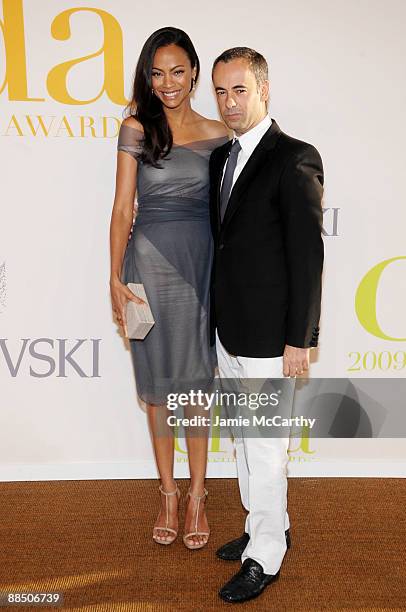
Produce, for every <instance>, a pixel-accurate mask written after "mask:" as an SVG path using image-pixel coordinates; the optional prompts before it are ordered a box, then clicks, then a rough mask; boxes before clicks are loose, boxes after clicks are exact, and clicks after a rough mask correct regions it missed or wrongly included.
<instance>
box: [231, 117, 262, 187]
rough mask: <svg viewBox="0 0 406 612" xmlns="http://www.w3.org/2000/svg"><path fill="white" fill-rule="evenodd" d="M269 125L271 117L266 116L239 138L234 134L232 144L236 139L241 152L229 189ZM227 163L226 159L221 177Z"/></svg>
mask: <svg viewBox="0 0 406 612" xmlns="http://www.w3.org/2000/svg"><path fill="white" fill-rule="evenodd" d="M271 124H272V119H271V117H270V116H269V115H266V116H265V117H264V118H263V119H262V120H261V121H260V122H259V123H258V124H257V125H256V126H255V127H253V128H251V129H250V130H248V132H245V134H241V136H237V135H236V133H235V132H234V138H233V142H234V141H235V140H236V139H237V138H238V140H239V142H240V145H241V151H240V152H239V153H238V157H237V165H236V167H235V170H234V174H233V184H232V187H231V189H232V188H233V187H234V184H235V182H236V180H237V178H238V177H239V175H240V174H241V172H242V169H243V168H244V166H245V164H246V163H247V161H248V160H249V158H250V156H251V153H252V152H253V150H254V149H255V147H256V146H257V144H258V143H259V141H260V140H261V138H262V136H263V135H264V134H265V132H266V131H267V130H268V129H269V128H270V126H271ZM227 163H228V159H227V162H226V163H225V164H224V169H223V177H224V172H225V171H226V167H227Z"/></svg>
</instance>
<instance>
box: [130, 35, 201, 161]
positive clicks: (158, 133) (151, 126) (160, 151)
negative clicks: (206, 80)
mask: <svg viewBox="0 0 406 612" xmlns="http://www.w3.org/2000/svg"><path fill="white" fill-rule="evenodd" d="M168 45H177V46H178V47H181V48H182V49H183V50H184V51H185V52H186V53H187V56H188V57H189V60H190V63H191V66H192V69H193V68H196V78H195V82H196V81H197V79H198V76H199V72H200V62H199V58H198V57H197V53H196V50H195V48H194V46H193V43H192V41H191V40H190V38H189V36H188V35H187V34H186V32H184V31H183V30H179V29H178V28H173V27H166V28H160V29H159V30H157V31H156V32H154V33H153V34H151V36H150V37H149V38H148V39H147V40H146V42H145V43H144V46H143V48H142V50H141V54H140V56H139V58H138V62H137V67H136V70H135V77H134V84H133V93H132V98H131V100H130V102H129V104H128V105H127V106H126V109H130V115H131V116H133V117H134V118H135V119H137V120H138V121H139V122H140V123H141V125H142V127H143V128H144V142H143V151H142V153H141V154H140V155H139V160H140V161H142V162H145V163H147V164H151V165H152V166H154V167H155V168H160V167H161V166H160V165H159V164H158V159H161V158H163V157H165V156H166V155H168V153H169V152H170V150H171V148H172V145H173V137H172V132H171V129H170V127H169V124H168V121H167V119H166V116H165V113H164V110H163V106H162V102H161V101H160V100H159V99H158V98H157V96H155V95H154V94H153V93H152V66H153V61H154V57H155V53H156V51H157V49H159V48H160V47H167V46H168ZM192 87H193V81H192V83H191V87H190V89H192Z"/></svg>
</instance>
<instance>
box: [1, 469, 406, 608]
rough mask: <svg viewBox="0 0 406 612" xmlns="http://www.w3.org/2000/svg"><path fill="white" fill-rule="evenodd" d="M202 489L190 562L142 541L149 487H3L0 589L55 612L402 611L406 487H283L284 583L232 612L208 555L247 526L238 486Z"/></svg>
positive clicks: (146, 533)
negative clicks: (56, 606) (204, 528)
mask: <svg viewBox="0 0 406 612" xmlns="http://www.w3.org/2000/svg"><path fill="white" fill-rule="evenodd" d="M180 486H181V490H182V494H183V495H182V500H181V501H182V505H183V503H184V499H185V498H184V494H185V492H186V490H187V482H186V481H180ZM207 487H208V489H209V499H208V503H207V513H208V518H209V522H210V526H211V529H212V535H211V538H210V541H209V544H208V545H207V546H206V547H205V548H203V549H202V550H197V551H189V550H187V549H186V548H185V547H184V546H183V543H182V538H181V537H178V539H177V541H176V542H175V543H174V544H172V545H171V546H160V545H158V544H155V543H154V542H152V540H151V530H152V526H153V522H154V521H155V518H156V515H157V512H158V503H159V497H158V493H157V483H156V481H151V480H110V481H109V480H93V481H51V482H12V483H0V492H1V504H0V540H1V544H0V590H1V591H6V590H10V591H37V592H44V591H45V592H52V591H61V592H63V594H64V605H63V610H77V611H89V612H90V611H95V612H98V611H111V612H121V611H125V612H127V611H134V612H135V611H136V612H146V611H148V612H152V611H153V612H169V611H177V610H179V611H182V612H183V611H185V612H199V611H213V612H214V611H220V610H223V609H224V610H226V609H229V610H230V609H231V608H232V609H246V610H264V611H265V610H266V611H268V610H275V611H277V612H284V611H288V612H304V611H312V612H316V611H318V610H341V611H343V612H344V611H357V612H361V611H368V612H379V611H383V610H385V611H389V610H399V611H400V610H406V526H405V525H406V521H405V508H406V495H405V492H406V481H405V480H402V479H377V478H373V479H371V478H365V479H355V478H318V479H309V478H291V479H290V480H289V513H290V518H291V523H292V527H291V535H292V548H291V549H290V550H289V551H288V552H287V554H286V557H285V559H284V562H283V565H282V570H281V577H280V579H279V580H278V581H277V582H276V583H275V584H273V585H270V586H269V587H268V588H267V589H266V591H265V593H263V594H262V596H261V597H259V598H258V599H256V600H253V601H252V602H250V603H246V604H244V605H236V606H234V607H233V605H232V604H226V603H223V602H222V601H221V600H220V599H219V598H218V596H217V591H218V588H219V587H220V586H221V585H222V583H223V582H225V581H226V580H227V579H228V577H230V576H231V575H232V574H233V573H234V572H235V571H237V569H238V568H239V562H231V563H230V562H229V563H227V562H225V561H220V560H218V559H217V558H216V557H215V555H214V551H215V549H216V548H217V547H218V546H219V545H220V544H222V543H223V542H225V541H227V540H228V539H230V538H232V537H235V536H237V535H240V533H241V532H242V527H243V521H244V516H245V515H244V512H243V509H242V507H241V504H240V502H239V495H238V488H237V483H236V481H235V480H223V479H210V480H207ZM182 524H183V523H182V521H181V526H182ZM8 609H11V608H8ZM14 609H16V610H42V609H44V610H45V609H46V610H50V609H51V608H45V607H42V606H40V607H39V608H38V607H35V608H34V607H22V606H21V607H18V608H14Z"/></svg>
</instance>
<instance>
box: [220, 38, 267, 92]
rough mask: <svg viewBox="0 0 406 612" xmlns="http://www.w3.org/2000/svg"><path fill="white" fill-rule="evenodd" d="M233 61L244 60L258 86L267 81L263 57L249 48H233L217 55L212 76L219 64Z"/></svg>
mask: <svg viewBox="0 0 406 612" xmlns="http://www.w3.org/2000/svg"><path fill="white" fill-rule="evenodd" d="M235 59H245V60H247V62H248V65H249V67H250V69H251V70H252V72H253V73H254V75H255V79H256V82H257V85H258V86H261V85H262V83H263V82H264V81H266V80H267V79H268V64H267V61H266V59H265V58H264V56H263V55H261V54H260V53H258V51H255V50H254V49H250V48H249V47H233V48H232V49H227V50H226V51H223V53H221V55H219V56H218V57H217V58H216V59H215V60H214V63H213V69H212V74H213V71H214V69H215V67H216V66H217V64H218V63H219V62H225V63H227V62H231V61H232V60H235Z"/></svg>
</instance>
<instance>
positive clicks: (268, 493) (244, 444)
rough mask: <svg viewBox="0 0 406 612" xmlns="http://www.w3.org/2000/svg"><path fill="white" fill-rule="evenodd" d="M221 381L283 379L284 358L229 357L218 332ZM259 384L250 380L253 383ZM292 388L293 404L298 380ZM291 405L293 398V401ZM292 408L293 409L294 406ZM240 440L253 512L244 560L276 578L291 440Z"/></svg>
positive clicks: (243, 483) (240, 469) (240, 463)
mask: <svg viewBox="0 0 406 612" xmlns="http://www.w3.org/2000/svg"><path fill="white" fill-rule="evenodd" d="M216 350H217V357H218V367H219V374H220V378H229V379H232V378H238V379H240V380H241V379H255V378H257V379H272V378H283V357H271V358H255V357H254V358H252V357H239V356H234V355H231V354H230V353H228V351H227V350H226V349H225V348H224V346H223V345H222V344H221V342H220V339H219V337H218V335H217V333H216ZM254 382H255V381H250V385H251V386H252V383H254ZM291 383H292V385H291V386H290V387H289V388H290V389H291V391H292V394H291V397H290V400H291V401H293V390H294V381H293V380H292V381H291ZM288 401H289V399H288ZM290 407H291V405H290ZM240 431H241V437H237V438H234V446H235V451H236V462H237V474H238V484H239V488H240V495H241V501H242V504H243V506H244V508H245V509H246V510H247V511H248V515H247V517H246V522H245V531H246V532H247V533H248V534H249V536H250V540H249V542H248V545H247V547H246V549H245V550H244V552H243V554H242V557H241V561H244V560H245V559H247V558H250V559H254V560H255V561H257V562H258V563H260V564H261V565H262V568H263V571H264V572H265V574H275V573H276V572H277V571H278V570H279V568H280V566H281V564H282V560H283V557H284V555H285V553H286V538H285V530H286V529H288V528H289V516H288V513H287V477H286V469H287V463H288V452H287V451H288V447H289V438H288V437H261V436H258V437H253V436H252V432H251V435H249V433H248V435H246V436H244V429H241V430H240Z"/></svg>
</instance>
